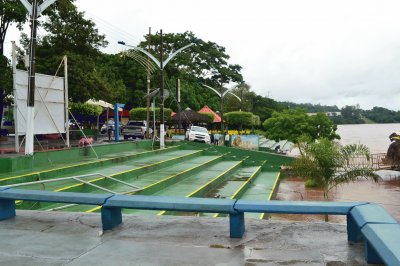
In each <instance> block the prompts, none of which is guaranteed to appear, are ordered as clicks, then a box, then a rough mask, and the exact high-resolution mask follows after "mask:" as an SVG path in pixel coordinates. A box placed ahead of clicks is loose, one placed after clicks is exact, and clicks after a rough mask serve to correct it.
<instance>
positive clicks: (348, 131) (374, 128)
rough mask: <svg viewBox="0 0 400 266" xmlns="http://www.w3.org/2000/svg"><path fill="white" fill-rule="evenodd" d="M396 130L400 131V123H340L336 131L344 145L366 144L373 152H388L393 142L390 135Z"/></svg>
mask: <svg viewBox="0 0 400 266" xmlns="http://www.w3.org/2000/svg"><path fill="white" fill-rule="evenodd" d="M395 131H400V124H360V125H339V126H338V129H337V131H336V132H337V133H338V134H339V135H340V137H341V139H340V143H341V144H343V145H347V144H364V145H366V146H367V147H368V148H369V149H370V151H371V153H386V151H387V149H388V147H389V145H390V143H391V142H390V140H389V135H390V134H392V133H393V132H395Z"/></svg>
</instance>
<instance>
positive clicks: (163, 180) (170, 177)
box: [143, 155, 224, 190]
mask: <svg viewBox="0 0 400 266" xmlns="http://www.w3.org/2000/svg"><path fill="white" fill-rule="evenodd" d="M222 156H224V155H220V156H218V157H217V158H214V159H211V160H209V161H207V162H205V163H203V164H201V165H197V166H194V167H191V168H189V169H187V170H185V171H183V172H180V173H178V174H175V175H172V176H169V177H166V178H164V179H162V180H160V181H157V182H156V183H153V184H151V185H148V186H146V187H144V188H143V190H145V189H148V188H150V187H152V186H155V185H157V184H159V183H162V182H165V181H166V180H168V179H172V178H174V177H176V176H178V175H182V174H184V173H186V172H189V171H191V170H193V169H195V168H198V167H201V166H203V165H204V164H206V163H209V162H211V161H214V160H217V159H219V158H221V157H222Z"/></svg>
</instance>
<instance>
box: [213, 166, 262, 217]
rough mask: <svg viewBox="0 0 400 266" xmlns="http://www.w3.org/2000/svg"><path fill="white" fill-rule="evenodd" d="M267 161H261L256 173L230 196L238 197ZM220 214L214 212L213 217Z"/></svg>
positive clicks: (232, 197)
mask: <svg viewBox="0 0 400 266" xmlns="http://www.w3.org/2000/svg"><path fill="white" fill-rule="evenodd" d="M265 162H266V161H263V162H262V163H261V165H260V166H259V167H258V168H257V170H256V171H254V173H253V174H252V175H251V176H250V177H249V179H247V181H246V182H244V183H243V184H242V185H241V186H240V188H239V189H238V190H236V191H235V192H234V193H233V195H232V196H231V197H230V198H231V199H236V196H237V195H238V194H239V193H240V192H241V191H242V189H244V188H245V187H246V186H247V184H248V183H250V182H251V181H252V180H253V178H254V177H255V176H257V174H258V173H259V172H260V170H261V167H262V166H263V165H264V164H265ZM218 216H219V213H216V214H214V216H213V217H214V218H217V217H218Z"/></svg>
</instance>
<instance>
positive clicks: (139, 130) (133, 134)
mask: <svg viewBox="0 0 400 266" xmlns="http://www.w3.org/2000/svg"><path fill="white" fill-rule="evenodd" d="M151 133H152V130H151V129H150V134H151ZM122 135H123V136H124V139H129V138H133V139H136V138H140V139H144V137H145V135H146V121H129V122H128V123H127V124H126V125H125V126H123V127H122Z"/></svg>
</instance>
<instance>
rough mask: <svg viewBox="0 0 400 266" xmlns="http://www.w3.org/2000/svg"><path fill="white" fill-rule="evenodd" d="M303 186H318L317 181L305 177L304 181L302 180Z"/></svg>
mask: <svg viewBox="0 0 400 266" xmlns="http://www.w3.org/2000/svg"><path fill="white" fill-rule="evenodd" d="M304 186H305V187H318V184H317V182H316V181H315V180H314V179H307V180H306V182H304Z"/></svg>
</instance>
